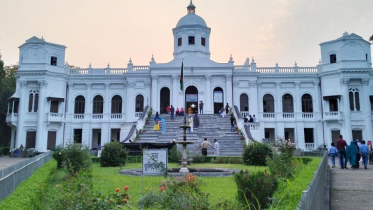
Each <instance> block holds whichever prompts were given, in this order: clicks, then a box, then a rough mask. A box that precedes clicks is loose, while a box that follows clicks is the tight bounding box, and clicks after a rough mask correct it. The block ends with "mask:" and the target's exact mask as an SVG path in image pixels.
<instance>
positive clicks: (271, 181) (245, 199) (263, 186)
mask: <svg viewBox="0 0 373 210" xmlns="http://www.w3.org/2000/svg"><path fill="white" fill-rule="evenodd" d="M233 176H234V180H235V182H236V184H237V188H238V191H237V193H238V200H239V201H240V202H241V203H242V204H245V205H247V207H249V209H251V208H253V207H254V209H264V208H265V207H266V206H267V205H268V202H269V198H270V197H271V196H272V195H273V193H274V191H275V190H276V188H277V181H276V179H275V178H274V177H273V176H272V175H270V174H269V173H268V172H267V171H257V172H255V173H253V174H249V172H248V171H246V170H241V171H240V173H234V172H233Z"/></svg>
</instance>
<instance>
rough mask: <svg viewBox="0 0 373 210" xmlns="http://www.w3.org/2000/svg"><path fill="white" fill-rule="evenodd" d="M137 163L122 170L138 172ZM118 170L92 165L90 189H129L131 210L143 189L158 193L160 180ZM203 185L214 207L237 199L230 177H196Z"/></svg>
mask: <svg viewBox="0 0 373 210" xmlns="http://www.w3.org/2000/svg"><path fill="white" fill-rule="evenodd" d="M141 166H142V164H141V163H127V164H126V165H125V167H122V169H130V168H139V169H140V168H141ZM168 167H180V166H179V165H178V164H176V163H169V164H168ZM188 167H195V168H201V167H203V168H230V169H245V170H248V171H250V172H254V171H257V170H265V169H266V167H261V166H246V165H243V164H211V163H205V164H192V165H191V166H188ZM120 170H121V169H120V168H119V167H105V168H103V167H100V166H99V164H96V163H95V164H93V170H92V175H93V187H94V189H95V190H98V191H101V192H102V193H107V192H113V191H114V190H115V189H116V188H117V187H119V188H121V189H123V187H124V186H126V185H127V186H129V188H130V189H129V194H130V196H131V199H130V203H131V205H132V206H135V205H136V204H137V201H138V199H139V198H140V197H141V195H142V194H144V193H145V188H148V189H149V188H150V189H153V190H157V191H158V190H160V185H161V183H162V181H164V180H165V178H164V177H163V176H143V177H141V176H129V175H122V174H118V172H119V171H120ZM197 179H199V180H202V181H203V183H204V184H205V185H204V186H203V187H202V190H203V191H204V192H207V193H211V194H210V202H211V203H216V202H217V201H220V200H221V198H224V199H228V200H235V199H236V195H237V185H236V183H235V182H234V179H233V177H232V176H230V177H198V178H197Z"/></svg>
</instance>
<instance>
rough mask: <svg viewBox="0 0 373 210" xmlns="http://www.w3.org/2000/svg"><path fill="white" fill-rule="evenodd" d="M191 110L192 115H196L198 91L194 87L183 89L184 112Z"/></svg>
mask: <svg viewBox="0 0 373 210" xmlns="http://www.w3.org/2000/svg"><path fill="white" fill-rule="evenodd" d="M189 107H190V108H192V113H195V112H197V113H198V89H197V88H196V87H195V86H189V87H187V88H186V89H185V112H186V113H188V108H189Z"/></svg>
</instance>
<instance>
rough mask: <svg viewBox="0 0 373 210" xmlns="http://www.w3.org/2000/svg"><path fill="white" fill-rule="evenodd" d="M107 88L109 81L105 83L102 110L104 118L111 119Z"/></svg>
mask: <svg viewBox="0 0 373 210" xmlns="http://www.w3.org/2000/svg"><path fill="white" fill-rule="evenodd" d="M109 88H110V83H105V96H104V110H103V115H104V116H103V117H104V119H111V106H110V104H111V100H110V95H109ZM106 116H107V118H106Z"/></svg>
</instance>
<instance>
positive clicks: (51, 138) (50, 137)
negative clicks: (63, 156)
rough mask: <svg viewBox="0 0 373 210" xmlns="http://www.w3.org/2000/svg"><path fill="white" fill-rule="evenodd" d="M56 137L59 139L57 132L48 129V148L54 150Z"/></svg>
mask: <svg viewBox="0 0 373 210" xmlns="http://www.w3.org/2000/svg"><path fill="white" fill-rule="evenodd" d="M56 139H57V132H56V131H48V142H47V149H49V150H53V149H55V148H56Z"/></svg>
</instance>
